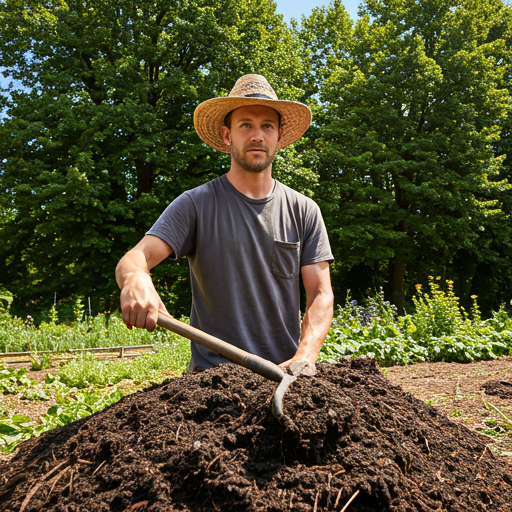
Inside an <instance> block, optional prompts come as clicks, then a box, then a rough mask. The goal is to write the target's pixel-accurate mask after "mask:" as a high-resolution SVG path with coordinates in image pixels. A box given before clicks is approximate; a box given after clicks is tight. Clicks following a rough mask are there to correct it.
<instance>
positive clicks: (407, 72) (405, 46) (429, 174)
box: [312, 0, 510, 307]
mask: <svg viewBox="0 0 512 512" xmlns="http://www.w3.org/2000/svg"><path fill="white" fill-rule="evenodd" d="M335 8H336V7H335V6H333V7H331V10H332V9H335ZM506 10H507V11H508V10H509V8H508V7H506V6H505V5H504V4H503V3H502V2H501V1H499V0H496V1H490V2H485V3H484V2H480V1H473V0H467V1H462V2H455V1H454V2H447V1H445V0H420V1H414V0H367V1H366V4H365V6H364V9H363V11H362V12H363V14H364V15H363V17H362V18H361V19H360V20H359V21H358V22H357V24H356V26H355V28H354V32H353V38H352V39H351V40H350V41H349V43H348V49H347V52H348V55H349V58H347V55H346V53H345V52H343V53H342V54H341V55H339V56H334V57H331V56H329V57H328V58H327V59H324V63H325V67H326V68H327V70H328V76H327V77H326V79H325V80H324V81H323V82H322V84H321V87H320V101H321V105H322V108H323V111H324V113H325V114H324V116H323V117H322V122H323V125H322V127H321V130H320V135H321V138H320V139H319V140H317V141H316V144H317V146H318V147H319V148H321V153H320V155H321V156H320V158H319V162H318V167H317V169H318V171H319V174H320V175H321V179H322V181H323V182H324V183H325V187H326V188H328V189H329V190H330V191H331V196H332V195H333V194H334V195H335V196H337V197H338V201H337V204H336V205H335V207H333V208H332V214H331V217H330V219H329V225H330V232H331V236H332V242H333V244H334V246H335V248H336V256H337V258H338V269H337V270H338V277H339V278H341V280H342V281H343V284H341V286H343V285H344V286H347V285H348V287H349V288H352V289H355V290H358V291H359V292H364V291H365V290H364V289H361V285H363V286H369V285H374V286H375V285H378V284H382V283H384V282H386V283H387V291H388V292H389V295H388V296H389V298H390V299H391V300H392V302H393V303H395V304H397V305H398V306H399V307H400V306H402V304H403V302H402V300H403V283H404V277H405V272H406V270H408V272H409V276H410V277H412V278H413V279H414V278H415V282H426V279H427V276H428V275H429V274H430V273H432V272H434V271H436V272H438V271H440V270H441V271H442V274H443V275H446V274H450V273H456V274H458V276H457V277H458V278H459V279H460V280H461V281H463V282H469V283H471V280H472V278H473V276H474V274H475V272H476V268H477V264H478V263H480V262H486V263H488V264H499V263H501V264H503V261H500V260H501V255H500V254H499V253H498V252H497V251H496V249H495V247H494V246H493V241H494V239H495V238H496V237H501V238H503V237H508V232H509V230H508V228H506V229H505V230H503V227H504V226H505V225H506V222H507V217H506V215H505V214H504V212H503V209H502V203H503V201H504V199H505V194H507V193H508V191H509V189H510V185H509V184H508V182H507V181H506V180H504V179H502V178H501V177H500V170H501V166H502V162H503V157H501V156H496V155H495V154H494V151H493V144H494V143H495V142H496V141H497V140H499V136H500V130H501V126H502V123H503V121H504V120H505V119H506V116H507V113H508V108H509V99H508V97H509V96H508V91H507V89H506V88H505V87H504V85H503V76H504V71H505V66H504V65H503V63H504V62H505V57H506V53H507V52H508V48H507V47H506V44H505V40H504V39H503V36H502V30H501V27H502V24H503V13H504V11H506ZM327 16H328V12H327V13H326V14H325V15H324V17H323V18H324V20H325V19H326V17H327ZM321 24H322V18H320V20H319V21H318V22H317V26H321ZM312 30H313V32H314V31H316V30H317V29H316V27H315V28H313V29H312ZM336 37H337V34H336V33H332V34H331V38H332V39H335V38H336ZM340 39H341V38H340V37H339V36H338V40H340ZM335 46H336V45H335V44H333V43H332V42H329V49H332V48H334V47H335ZM316 55H318V52H317V53H316ZM333 189H334V192H333ZM413 284H414V281H413ZM338 286H340V284H339V283H338ZM468 288H469V289H467V290H463V291H464V292H466V295H467V294H468V293H470V286H469V287H468Z"/></svg>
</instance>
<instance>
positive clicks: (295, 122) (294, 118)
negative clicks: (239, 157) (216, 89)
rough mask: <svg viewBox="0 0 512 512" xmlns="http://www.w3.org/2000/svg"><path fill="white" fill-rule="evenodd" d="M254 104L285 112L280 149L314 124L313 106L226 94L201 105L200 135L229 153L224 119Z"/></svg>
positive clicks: (197, 125) (197, 124) (197, 113)
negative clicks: (238, 109)
mask: <svg viewBox="0 0 512 512" xmlns="http://www.w3.org/2000/svg"><path fill="white" fill-rule="evenodd" d="M252 105H262V106H264V107H270V108H273V109H274V110H276V111H277V112H279V114H281V127H282V128H283V135H282V137H281V139H280V140H279V142H278V143H277V148H278V149H280V148H284V147H285V146H289V145H290V144H293V143H294V142H295V141H297V140H299V139H300V138H301V137H302V136H303V135H304V133H305V131H306V130H307V129H308V127H309V125H310V124H311V110H310V108H309V107H308V106H307V105H304V104H303V103H299V102H298V101H287V100H272V99H268V100H267V99H263V98H247V97H243V96H226V97H223V98H213V99H211V100H207V101H205V102H203V103H201V104H200V105H198V107H197V108H196V110H195V112H194V126H195V128H196V131H197V134H198V135H199V137H201V139H203V140H204V142H206V144H208V145H209V146H211V147H212V148H214V149H217V150H219V151H222V152H224V153H229V152H230V151H229V146H227V145H226V144H225V143H224V140H223V139H222V135H221V127H222V126H223V125H224V119H225V117H226V116H227V115H228V114H229V113H230V112H231V111H232V110H235V109H236V108H240V107H246V106H252Z"/></svg>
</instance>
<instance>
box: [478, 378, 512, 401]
mask: <svg viewBox="0 0 512 512" xmlns="http://www.w3.org/2000/svg"><path fill="white" fill-rule="evenodd" d="M482 389H483V390H484V393H485V394H486V395H494V396H499V397H500V398H510V397H512V382H507V381H504V380H489V381H487V382H485V383H484V384H483V385H482Z"/></svg>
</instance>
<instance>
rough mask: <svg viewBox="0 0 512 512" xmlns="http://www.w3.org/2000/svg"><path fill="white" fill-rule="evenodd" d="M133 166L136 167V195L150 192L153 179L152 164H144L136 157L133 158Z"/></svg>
mask: <svg viewBox="0 0 512 512" xmlns="http://www.w3.org/2000/svg"><path fill="white" fill-rule="evenodd" d="M135 167H136V169H137V197H140V196H141V195H142V194H150V193H151V190H152V189H153V182H154V181H155V175H154V172H153V165H152V164H145V163H143V162H142V160H139V159H137V160H135Z"/></svg>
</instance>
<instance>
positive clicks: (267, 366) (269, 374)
mask: <svg viewBox="0 0 512 512" xmlns="http://www.w3.org/2000/svg"><path fill="white" fill-rule="evenodd" d="M157 324H158V325H159V326H160V327H164V328H165V329H168V330H169V331H172V332H175V333H176V334H179V335H180V336H183V337H184V338H187V339H189V340H190V341H193V342H195V343H198V344H199V345H201V346H203V347H206V348H208V349H210V350H213V352H215V353H217V354H220V355H221V356H224V357H225V358H226V359H229V360H230V361H232V362H233V363H236V364H239V365H240V366H243V367H244V368H248V369H249V370H251V371H253V372H255V373H257V374H259V375H262V376H263V377H265V378H267V379H269V380H272V381H274V382H281V380H282V379H283V376H284V372H283V370H281V368H279V366H277V365H276V364H274V363H273V362H271V361H269V360H267V359H263V358H262V357H259V356H255V355H254V354H250V353H249V352H246V351H245V350H242V349H241V348H238V347H235V346H234V345H231V343H227V342H225V341H222V340H221V339H219V338H216V337H215V336H211V335H210V334H207V333H205V332H203V331H201V330H199V329H196V328H195V327H192V326H190V325H188V324H186V323H184V322H180V321H179V320H176V319H175V318H173V317H172V316H167V315H164V314H162V313H159V314H158V321H157Z"/></svg>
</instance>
